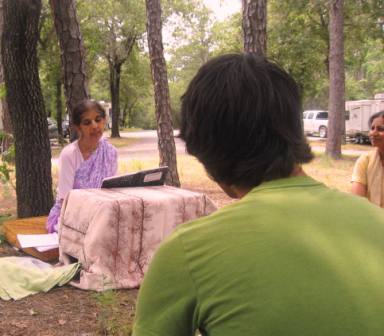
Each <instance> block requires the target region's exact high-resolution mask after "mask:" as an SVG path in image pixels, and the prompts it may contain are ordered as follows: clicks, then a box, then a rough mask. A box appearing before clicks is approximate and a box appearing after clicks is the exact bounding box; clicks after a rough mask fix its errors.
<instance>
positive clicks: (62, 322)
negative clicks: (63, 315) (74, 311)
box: [59, 320, 67, 325]
mask: <svg viewBox="0 0 384 336" xmlns="http://www.w3.org/2000/svg"><path fill="white" fill-rule="evenodd" d="M66 323H67V321H66V320H59V324H60V325H64V324H66Z"/></svg>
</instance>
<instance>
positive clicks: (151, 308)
mask: <svg viewBox="0 0 384 336" xmlns="http://www.w3.org/2000/svg"><path fill="white" fill-rule="evenodd" d="M196 302H197V298H196V290H195V286H194V283H193V281H192V279H191V277H190V274H189V270H188V267H187V265H186V261H185V258H184V251H183V246H182V244H181V241H180V238H179V237H178V235H177V232H176V233H175V234H173V235H172V236H171V237H170V238H169V239H167V241H166V242H164V243H163V244H162V245H161V247H160V248H159V250H158V251H157V252H156V254H155V256H154V258H153V260H152V262H151V264H150V267H149V270H148V272H147V274H146V275H145V277H144V281H143V283H142V286H141V289H140V292H139V297H138V303H137V309H136V318H135V325H134V331H133V335H134V336H163V335H164V336H165V335H166V336H193V335H195V330H196V329H197V327H196V318H195V311H196V310H195V308H196Z"/></svg>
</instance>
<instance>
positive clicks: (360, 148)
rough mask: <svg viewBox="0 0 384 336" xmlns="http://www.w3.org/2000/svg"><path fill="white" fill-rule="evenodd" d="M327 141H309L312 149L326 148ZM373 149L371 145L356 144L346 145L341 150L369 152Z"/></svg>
mask: <svg viewBox="0 0 384 336" xmlns="http://www.w3.org/2000/svg"><path fill="white" fill-rule="evenodd" d="M326 141H327V139H319V140H318V141H309V144H310V145H311V146H312V147H325V144H326ZM371 149H372V147H371V146H370V145H359V144H355V143H346V144H345V145H342V146H341V150H342V151H343V150H356V151H369V150H371Z"/></svg>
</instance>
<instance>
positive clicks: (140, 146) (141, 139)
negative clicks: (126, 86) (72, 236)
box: [52, 131, 370, 164]
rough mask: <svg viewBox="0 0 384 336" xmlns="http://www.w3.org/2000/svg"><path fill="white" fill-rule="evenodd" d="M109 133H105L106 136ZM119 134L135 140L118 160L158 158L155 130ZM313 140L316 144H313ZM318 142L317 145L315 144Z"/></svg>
mask: <svg viewBox="0 0 384 336" xmlns="http://www.w3.org/2000/svg"><path fill="white" fill-rule="evenodd" d="M108 135H109V134H107V133H105V136H106V137H108ZM120 135H121V136H122V137H124V138H132V139H135V142H134V143H133V144H132V145H130V146H125V147H119V148H118V149H117V151H118V154H119V159H120V160H145V159H151V158H158V148H157V132H156V131H139V132H120ZM174 135H175V145H176V152H177V154H178V155H186V150H185V144H184V142H183V141H182V140H181V139H179V138H177V137H176V136H177V135H178V131H175V132H174ZM308 140H309V141H311V142H312V150H313V151H315V152H320V153H322V152H324V150H325V143H324V142H323V141H321V139H320V138H318V137H308ZM314 142H315V143H316V144H314ZM317 143H318V145H317ZM365 147H366V150H364V147H362V150H357V149H344V150H343V154H347V155H356V156H358V155H361V154H362V153H364V152H366V151H367V150H369V149H370V147H369V146H365ZM52 163H54V164H56V163H57V159H52Z"/></svg>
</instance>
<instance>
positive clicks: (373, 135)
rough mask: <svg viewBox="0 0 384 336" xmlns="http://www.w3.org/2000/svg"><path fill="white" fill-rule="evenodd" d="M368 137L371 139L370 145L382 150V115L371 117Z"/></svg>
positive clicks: (383, 136) (383, 127) (383, 130)
mask: <svg viewBox="0 0 384 336" xmlns="http://www.w3.org/2000/svg"><path fill="white" fill-rule="evenodd" d="M369 139H370V140H371V143H372V146H375V147H379V148H380V149H383V150H384V117H377V118H375V119H373V121H372V124H371V129H370V131H369Z"/></svg>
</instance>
